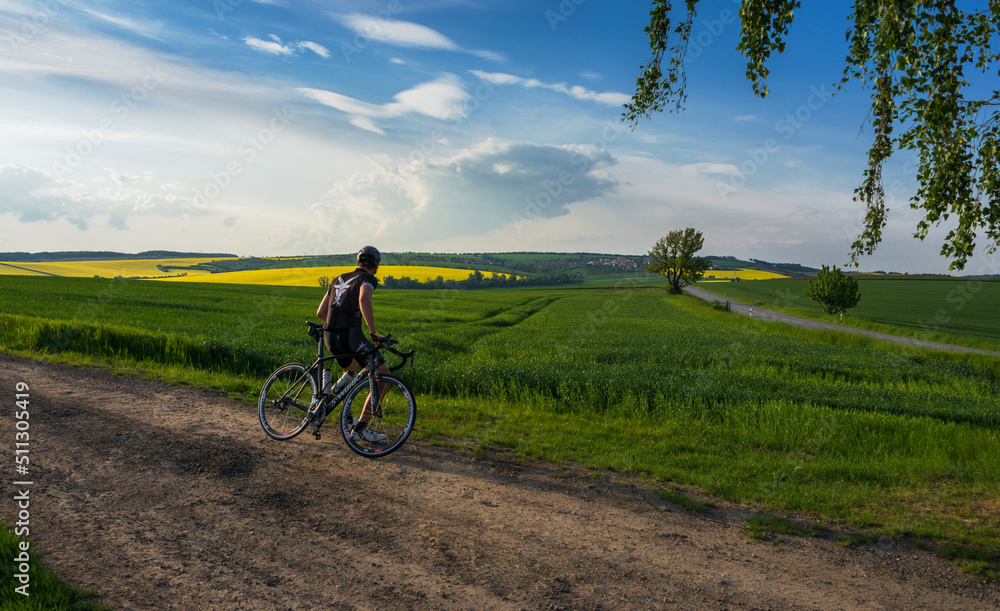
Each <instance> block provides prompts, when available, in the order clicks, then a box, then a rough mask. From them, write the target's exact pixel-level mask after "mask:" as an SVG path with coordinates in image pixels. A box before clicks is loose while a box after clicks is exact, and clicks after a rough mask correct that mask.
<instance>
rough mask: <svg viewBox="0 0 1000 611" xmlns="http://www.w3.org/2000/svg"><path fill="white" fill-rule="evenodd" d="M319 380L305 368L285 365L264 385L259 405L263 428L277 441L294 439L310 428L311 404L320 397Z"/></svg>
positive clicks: (291, 364) (296, 364)
mask: <svg viewBox="0 0 1000 611" xmlns="http://www.w3.org/2000/svg"><path fill="white" fill-rule="evenodd" d="M317 390H318V388H317V387H316V380H315V376H313V375H310V373H309V371H308V370H307V369H306V368H305V366H304V365H300V364H298V363H289V364H287V365H282V366H281V367H279V368H278V369H277V370H276V371H275V372H274V373H272V374H271V377H269V378H268V379H267V382H265V383H264V388H263V389H262V390H261V391H260V399H259V400H258V402H257V411H258V414H259V415H260V425H261V426H262V427H264V432H265V433H267V434H268V435H270V436H271V437H273V438H275V439H282V440H284V439H291V438H292V437H295V436H296V435H298V434H299V433H301V432H302V431H303V430H304V429H305V428H306V426H307V425H308V424H309V420H308V411H309V404H310V403H311V402H312V399H313V397H315V396H317Z"/></svg>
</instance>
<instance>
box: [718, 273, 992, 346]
mask: <svg viewBox="0 0 1000 611" xmlns="http://www.w3.org/2000/svg"><path fill="white" fill-rule="evenodd" d="M698 286H699V288H703V289H705V290H707V291H711V292H713V293H716V294H718V295H720V296H721V295H725V296H727V297H729V298H730V299H735V300H738V301H743V302H747V303H751V304H753V303H759V305H761V306H763V307H768V308H773V309H776V310H780V311H783V312H787V313H789V314H798V315H801V316H806V317H810V318H816V319H819V320H829V321H831V322H833V321H835V320H836V319H835V318H834V317H832V316H827V315H825V314H824V313H823V309H822V308H821V307H820V305H819V304H818V303H816V302H815V301H812V300H811V299H809V298H808V297H806V296H805V291H806V289H807V288H808V287H809V281H808V280H798V279H780V280H757V281H752V282H726V283H708V282H703V283H701V284H699V285H698ZM858 287H859V289H860V291H861V302H860V303H859V304H858V305H857V307H855V308H852V309H850V310H848V312H847V316H846V320H845V321H844V322H845V323H846V324H852V325H854V326H859V327H865V326H866V325H864V324H860V323H859V321H860V322H867V323H871V324H872V325H875V326H876V327H872V328H877V330H881V331H885V332H889V333H893V332H895V333H896V334H898V335H905V336H908V337H914V338H917V339H928V340H931V341H941V340H944V341H945V342H946V343H948V341H949V340H951V343H956V342H957V343H959V344H961V345H973V346H974V347H985V348H988V349H992V350H1000V318H998V316H997V313H998V312H1000V280H969V279H913V278H893V279H884V280H882V279H869V278H863V279H860V280H858ZM970 342H971V343H970Z"/></svg>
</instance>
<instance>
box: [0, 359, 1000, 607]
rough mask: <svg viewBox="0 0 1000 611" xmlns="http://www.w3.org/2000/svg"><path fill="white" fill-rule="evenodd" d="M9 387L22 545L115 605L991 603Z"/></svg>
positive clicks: (810, 540)
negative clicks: (24, 491)
mask: <svg viewBox="0 0 1000 611" xmlns="http://www.w3.org/2000/svg"><path fill="white" fill-rule="evenodd" d="M17 382H26V383H27V384H28V385H29V387H30V395H31V408H30V409H31V414H32V415H31V420H30V422H31V457H32V460H31V470H32V471H31V474H30V475H31V478H32V481H33V482H34V484H33V487H32V489H31V498H32V514H31V521H32V523H31V529H32V530H31V540H32V542H33V543H34V544H35V545H37V546H38V547H39V548H40V549H42V550H44V552H45V558H46V560H47V562H48V563H49V564H50V565H52V566H54V567H55V568H56V569H57V570H59V571H60V572H61V573H62V574H63V575H64V576H66V577H67V578H68V579H70V580H71V581H73V582H75V583H77V584H79V585H81V586H84V587H86V588H92V589H97V590H99V591H101V592H103V593H104V594H105V596H106V599H107V600H108V601H109V602H111V603H112V604H114V605H115V606H116V607H117V608H120V609H198V610H204V609H260V610H268V611H271V610H274V609H476V610H480V609H513V610H517V609H774V610H782V609H907V610H908V609H948V610H954V609H997V608H1000V587H998V585H997V584H992V583H981V582H977V581H976V580H974V579H972V578H970V577H969V576H967V575H965V574H963V573H961V572H959V571H958V570H957V569H956V568H955V567H954V566H952V565H951V564H949V563H947V562H944V561H941V560H938V559H937V558H935V557H934V556H933V555H932V554H930V553H928V552H924V551H919V550H915V549H911V548H907V547H905V546H902V545H900V544H896V543H892V542H887V543H876V544H871V545H868V546H865V547H862V548H845V547H843V546H841V545H839V544H838V543H836V542H835V541H834V540H833V535H834V533H832V532H831V533H827V534H826V535H824V536H821V537H796V536H785V537H784V538H783V539H781V540H779V541H776V542H774V541H772V542H768V541H758V540H752V539H750V538H748V537H747V535H746V534H745V533H744V532H743V531H742V529H741V528H740V524H741V523H742V521H743V520H745V519H746V517H747V516H749V515H751V514H752V512H753V510H752V509H751V508H747V507H736V506H732V505H728V504H726V503H722V502H720V503H719V506H718V507H716V508H715V509H712V510H710V512H709V513H705V514H697V515H695V514H691V513H688V512H686V511H684V510H683V509H681V508H680V507H678V506H675V505H671V504H669V503H666V502H664V501H662V500H660V498H659V497H658V496H657V495H655V494H654V493H653V492H652V491H651V490H650V489H648V488H647V487H645V486H643V485H640V484H637V483H634V482H630V481H628V480H626V479H624V478H619V477H616V476H613V475H609V474H598V473H592V472H587V471H584V470H582V469H576V468H571V467H562V468H560V467H552V466H548V465H544V464H522V463H519V462H515V461H513V460H511V459H509V458H505V457H504V456H503V452H502V451H499V450H498V451H497V452H496V453H495V455H494V456H493V457H491V458H490V459H488V460H475V459H473V458H472V457H470V456H468V455H463V454H456V453H454V452H451V451H447V450H442V449H439V448H435V447H430V446H427V445H423V444H421V443H418V442H415V441H411V442H408V444H407V446H405V447H404V448H403V449H402V450H400V451H399V452H397V453H396V454H394V455H393V456H391V457H389V458H388V459H386V460H384V461H381V462H379V461H370V460H365V459H362V458H359V457H356V456H354V455H353V454H351V453H350V452H349V451H348V450H347V449H346V447H345V446H344V445H343V443H342V442H341V441H340V439H339V438H338V437H337V436H336V435H334V434H333V431H330V432H328V434H327V435H326V436H324V438H323V439H322V441H317V440H315V439H313V438H312V437H311V436H309V435H308V434H303V435H301V436H300V437H299V438H296V439H295V440H292V441H288V442H277V441H272V440H268V439H266V438H265V436H264V434H263V432H262V431H261V430H260V427H259V425H258V423H257V421H256V414H255V412H254V411H253V410H252V409H250V408H247V407H245V406H242V405H240V404H238V403H235V402H233V401H231V400H229V399H227V398H225V397H224V396H222V395H220V394H218V393H213V392H207V391H199V390H192V389H188V388H180V387H172V386H168V385H165V384H161V383H158V382H150V381H145V380H141V379H137V378H132V377H115V376H112V375H111V373H110V372H109V371H108V370H102V369H88V368H72V367H66V366H61V365H53V364H48V363H37V362H33V361H26V360H20V359H14V358H10V357H6V356H0V388H3V389H4V391H3V392H6V393H7V397H6V401H7V402H8V403H10V402H12V401H13V394H14V390H13V388H14V385H15V383H17ZM420 407H421V409H424V410H429V409H433V406H432V405H420ZM6 421H7V423H8V424H7V425H6V426H5V430H6V431H7V433H6V434H7V439H8V440H13V424H12V419H10V418H9V417H8V418H7V419H6ZM418 426H419V420H418ZM8 445H9V446H10V445H12V444H8ZM7 481H8V482H10V481H12V478H10V477H8V478H7ZM4 498H6V499H7V501H4V502H2V507H0V516H2V517H3V518H4V519H5V520H8V521H10V520H11V519H12V518H13V517H14V514H15V511H16V508H15V503H14V502H13V501H12V500H11V494H10V488H9V484H8V494H5V495H4Z"/></svg>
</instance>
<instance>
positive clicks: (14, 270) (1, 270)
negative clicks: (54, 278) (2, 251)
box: [0, 262, 45, 276]
mask: <svg viewBox="0 0 1000 611" xmlns="http://www.w3.org/2000/svg"><path fill="white" fill-rule="evenodd" d="M0 275H3V276H44V275H45V274H43V273H42V272H39V271H34V270H30V269H25V268H24V265H23V264H22V263H17V262H11V263H0Z"/></svg>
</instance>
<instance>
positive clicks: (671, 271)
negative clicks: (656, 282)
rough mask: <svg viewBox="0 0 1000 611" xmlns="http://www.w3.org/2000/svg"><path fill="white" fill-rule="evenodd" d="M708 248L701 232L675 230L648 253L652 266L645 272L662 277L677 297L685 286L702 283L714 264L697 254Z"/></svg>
mask: <svg viewBox="0 0 1000 611" xmlns="http://www.w3.org/2000/svg"><path fill="white" fill-rule="evenodd" d="M704 245H705V239H704V238H703V237H702V236H701V232H700V231H697V230H695V229H693V228H691V227H688V228H687V229H685V230H683V231H681V230H680V229H676V230H674V231H671V232H670V233H668V234H667V235H666V236H665V237H662V238H660V240H659V241H658V242H657V243H656V245H655V246H653V250H651V251H649V256H650V257H652V259H653V262H652V263H646V264H645V266H646V269H648V270H649V271H651V272H655V273H657V274H663V275H664V276H666V277H667V281H668V282H669V283H670V292H671V293H672V294H674V295H676V294H678V293H680V292H681V288H682V287H683V286H684V285H685V284H692V283H694V282H697V281H699V280H701V277H702V276H704V275H705V271H706V270H707V269H708V268H709V266H711V265H712V262H711V261H710V260H708V259H705V258H704V257H696V256H695V253H697V252H698V251H699V250H701V247H702V246H704Z"/></svg>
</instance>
